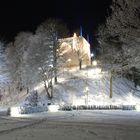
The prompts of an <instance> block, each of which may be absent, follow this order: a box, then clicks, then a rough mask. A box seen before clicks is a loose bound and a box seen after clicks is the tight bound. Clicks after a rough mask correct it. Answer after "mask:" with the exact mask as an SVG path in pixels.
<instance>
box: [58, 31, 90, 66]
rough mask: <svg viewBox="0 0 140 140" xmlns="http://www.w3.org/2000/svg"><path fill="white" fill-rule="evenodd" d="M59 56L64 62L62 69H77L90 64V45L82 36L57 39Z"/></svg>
mask: <svg viewBox="0 0 140 140" xmlns="http://www.w3.org/2000/svg"><path fill="white" fill-rule="evenodd" d="M58 42H59V46H60V55H61V56H62V57H63V60H64V61H65V62H64V63H63V67H67V68H68V67H78V66H80V65H81V67H83V66H87V65H90V64H91V57H90V44H89V43H88V42H87V41H86V39H85V38H84V37H83V36H77V35H76V34H75V33H74V35H73V37H69V38H63V39H59V40H58Z"/></svg>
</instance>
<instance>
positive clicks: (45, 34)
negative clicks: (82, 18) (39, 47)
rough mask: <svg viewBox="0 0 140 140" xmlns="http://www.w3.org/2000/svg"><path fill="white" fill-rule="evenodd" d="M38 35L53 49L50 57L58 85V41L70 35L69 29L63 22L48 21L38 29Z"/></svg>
mask: <svg viewBox="0 0 140 140" xmlns="http://www.w3.org/2000/svg"><path fill="white" fill-rule="evenodd" d="M36 34H37V35H41V36H42V38H43V43H44V44H43V45H45V46H46V47H49V48H50V49H51V54H50V57H51V58H52V59H53V63H52V65H53V68H54V79H55V83H57V66H58V62H57V60H58V57H59V54H58V52H59V51H58V49H59V45H58V44H59V43H58V39H59V38H63V37H66V35H68V29H67V27H66V25H65V24H64V23H63V22H62V21H61V20H59V19H48V20H46V21H45V22H43V23H42V24H41V25H40V26H39V27H38V28H37V30H36ZM48 42H49V43H48Z"/></svg>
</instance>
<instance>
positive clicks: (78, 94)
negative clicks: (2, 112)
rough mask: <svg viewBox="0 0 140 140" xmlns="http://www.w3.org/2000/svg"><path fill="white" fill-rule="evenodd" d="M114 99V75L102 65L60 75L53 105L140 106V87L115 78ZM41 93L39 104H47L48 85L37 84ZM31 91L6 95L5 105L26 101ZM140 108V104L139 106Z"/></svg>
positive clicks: (17, 104) (3, 100)
mask: <svg viewBox="0 0 140 140" xmlns="http://www.w3.org/2000/svg"><path fill="white" fill-rule="evenodd" d="M112 86H113V87H112V89H113V91H112V98H110V97H109V94H110V75H109V73H108V72H105V71H102V72H101V70H100V68H97V67H96V68H95V67H94V68H88V69H86V68H85V69H83V70H80V71H79V70H76V69H74V70H64V71H63V72H62V73H61V74H60V75H59V76H58V84H56V85H54V94H53V96H54V97H53V99H52V101H51V104H55V105H59V106H63V105H73V106H78V105H97V106H98V105H139V104H140V87H137V88H135V87H134V83H133V82H131V81H129V80H127V79H125V78H122V77H113V83H112ZM35 90H38V93H39V94H40V96H41V98H40V99H41V100H40V101H39V104H47V99H46V93H45V90H44V85H42V84H41V83H40V84H38V85H37V86H36V87H35ZM27 96H29V95H27V94H24V93H23V94H15V93H14V94H12V95H5V97H4V98H3V99H2V100H1V102H0V104H1V107H2V106H3V107H4V106H7V107H8V106H11V105H12V106H15V105H16V106H19V105H23V104H25V102H26V101H25V98H26V97H27ZM139 107H140V105H139Z"/></svg>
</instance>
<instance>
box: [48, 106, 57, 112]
mask: <svg viewBox="0 0 140 140" xmlns="http://www.w3.org/2000/svg"><path fill="white" fill-rule="evenodd" d="M58 109H59V105H49V106H48V111H50V112H57V111H58Z"/></svg>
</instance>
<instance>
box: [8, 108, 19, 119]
mask: <svg viewBox="0 0 140 140" xmlns="http://www.w3.org/2000/svg"><path fill="white" fill-rule="evenodd" d="M10 115H11V117H18V116H20V115H21V109H20V107H11V108H10Z"/></svg>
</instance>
